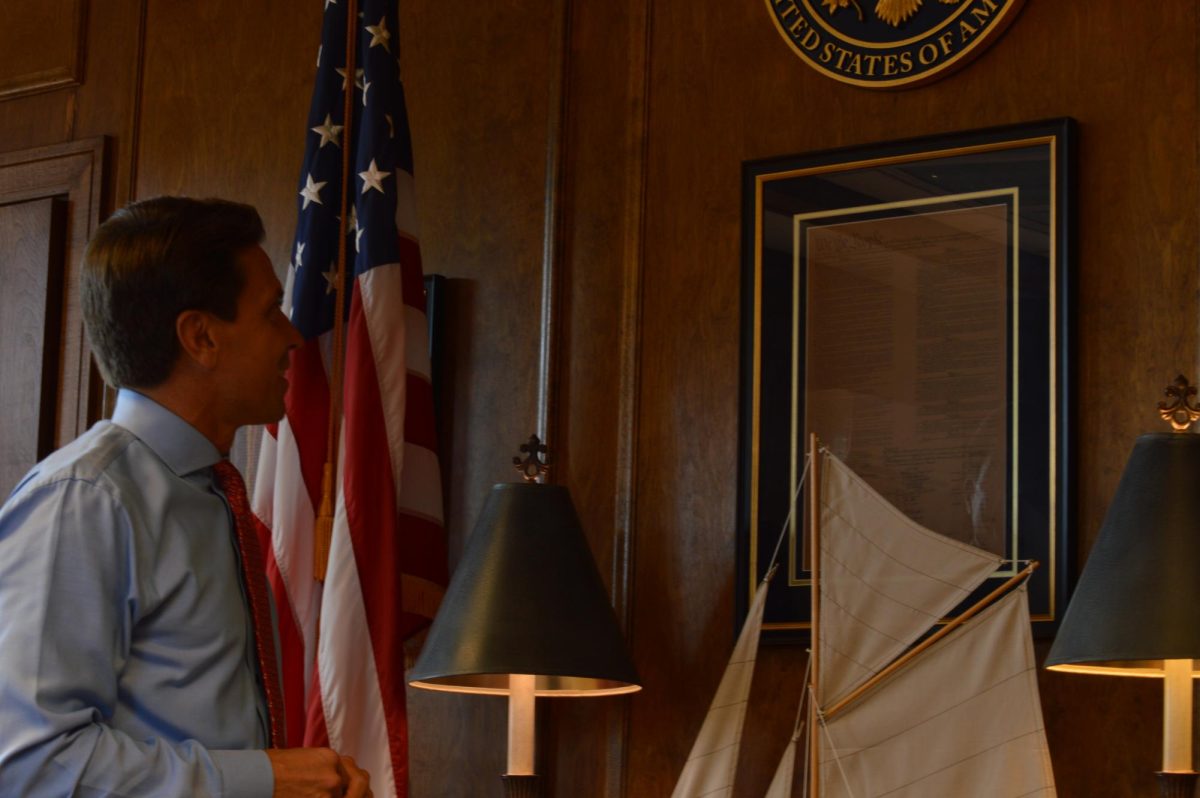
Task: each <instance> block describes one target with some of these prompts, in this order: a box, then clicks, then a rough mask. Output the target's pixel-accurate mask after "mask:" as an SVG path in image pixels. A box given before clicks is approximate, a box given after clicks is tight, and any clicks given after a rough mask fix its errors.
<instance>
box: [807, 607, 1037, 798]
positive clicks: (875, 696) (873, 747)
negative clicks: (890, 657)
mask: <svg viewBox="0 0 1200 798" xmlns="http://www.w3.org/2000/svg"><path fill="white" fill-rule="evenodd" d="M1035 668H1036V662H1035V660H1034V656H1033V644H1032V641H1031V639H1030V634H1029V607H1028V603H1027V598H1026V591H1025V587H1024V585H1022V586H1021V587H1019V588H1017V589H1015V590H1014V591H1013V592H1011V593H1010V594H1008V595H1007V596H1005V597H1004V598H1002V599H1000V600H999V601H997V602H996V604H994V605H992V606H991V607H989V608H987V609H985V610H983V611H982V612H981V613H980V614H979V615H977V616H976V617H974V618H972V619H971V620H969V621H967V622H966V623H964V624H963V626H962V627H961V628H959V629H957V630H955V631H954V632H952V633H951V634H949V635H947V636H946V637H944V638H943V639H941V640H940V641H938V642H937V643H935V644H934V645H933V646H931V647H930V648H929V649H927V650H926V651H924V652H923V653H922V654H921V655H920V656H918V657H915V658H914V659H912V660H911V661H910V662H909V663H907V664H906V665H904V666H903V667H901V668H900V669H899V670H897V671H896V672H895V673H894V674H892V675H890V676H888V677H886V678H885V679H884V680H883V681H882V682H881V683H880V684H879V685H877V686H876V687H874V688H873V689H871V690H869V691H868V692H867V693H866V694H865V695H864V696H863V697H862V698H861V699H859V701H858V702H857V703H854V704H851V705H849V706H848V707H847V709H845V710H844V711H843V712H841V713H839V714H838V715H836V716H835V717H833V718H831V719H829V721H828V724H827V726H826V729H825V731H824V732H823V733H822V737H821V751H822V753H821V785H822V790H821V798H843V796H845V798H851V796H853V798H877V797H878V796H887V798H957V796H972V798H1017V796H1021V797H1022V798H1029V797H1031V796H1037V797H1038V798H1045V797H1046V796H1054V795H1055V789H1054V777H1053V773H1052V771H1051V768H1050V758H1049V753H1048V750H1047V746H1046V735H1045V730H1044V727H1043V724H1042V714H1041V704H1040V701H1039V698H1038V689H1037V678H1036V671H1035ZM839 765H840V767H839ZM843 774H844V775H845V780H843Z"/></svg>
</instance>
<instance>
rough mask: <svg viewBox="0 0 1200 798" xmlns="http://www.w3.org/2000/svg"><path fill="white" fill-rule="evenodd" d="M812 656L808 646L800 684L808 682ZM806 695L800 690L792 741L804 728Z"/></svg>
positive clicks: (805, 692)
mask: <svg viewBox="0 0 1200 798" xmlns="http://www.w3.org/2000/svg"><path fill="white" fill-rule="evenodd" d="M812 658H813V651H812V649H811V648H810V649H809V650H808V662H806V663H805V665H804V680H803V681H802V682H800V683H801V684H804V685H807V684H808V675H809V674H810V673H812ZM807 695H808V692H807V691H806V690H801V691H800V706H798V707H796V722H795V723H794V724H792V742H796V741H797V740H798V739H800V730H801V729H802V728H804V699H805V696H807Z"/></svg>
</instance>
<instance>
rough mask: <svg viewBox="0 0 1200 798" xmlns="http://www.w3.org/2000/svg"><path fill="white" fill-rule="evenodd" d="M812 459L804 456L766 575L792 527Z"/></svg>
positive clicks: (776, 559) (775, 560) (773, 564)
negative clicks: (798, 478) (798, 479)
mask: <svg viewBox="0 0 1200 798" xmlns="http://www.w3.org/2000/svg"><path fill="white" fill-rule="evenodd" d="M811 463H812V459H811V457H810V456H809V455H807V454H806V455H805V456H804V470H803V471H801V472H800V481H799V482H797V483H796V491H795V493H793V494H792V503H791V505H789V506H788V514H787V518H785V519H783V529H780V530H779V539H778V540H776V541H775V551H773V552H772V553H771V560H770V562H769V563H768V564H767V573H768V574H769V573H771V572H772V571H773V570H774V569H775V566H776V564H777V563H778V561H779V549H780V548H782V547H783V539H784V538H785V537H787V531H788V527H790V526H791V525H792V518H793V516H795V515H796V500H797V499H799V498H800V492H801V491H802V490H804V481H805V480H806V479H808V467H809V465H811Z"/></svg>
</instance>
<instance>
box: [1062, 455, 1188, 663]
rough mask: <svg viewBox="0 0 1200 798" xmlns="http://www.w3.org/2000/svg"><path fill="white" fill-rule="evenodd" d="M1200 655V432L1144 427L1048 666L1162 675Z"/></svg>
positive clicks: (1069, 608)
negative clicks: (1170, 665)
mask: <svg viewBox="0 0 1200 798" xmlns="http://www.w3.org/2000/svg"><path fill="white" fill-rule="evenodd" d="M1164 659H1196V660H1200V435H1194V434H1190V433H1174V434H1171V433H1166V434H1156V435H1143V436H1141V437H1140V438H1138V440H1137V442H1136V443H1135V444H1134V447H1133V452H1132V453H1131V454H1130V456H1129V462H1128V463H1127V464H1126V466H1125V473H1124V474H1123V475H1122V477H1121V482H1120V484H1119V485H1118V486H1117V493H1116V496H1114V497H1113V500H1112V504H1110V505H1109V508H1108V514H1107V515H1106V516H1105V518H1104V523H1103V525H1102V526H1101V527H1100V535H1099V537H1098V538H1097V540H1096V544H1095V546H1094V547H1093V549H1092V552H1091V554H1090V555H1089V556H1088V560H1087V565H1086V567H1085V568H1084V571H1083V575H1082V576H1081V577H1080V579H1079V586H1078V587H1077V588H1076V589H1075V594H1074V596H1073V597H1072V598H1071V605H1070V607H1068V608H1067V612H1066V614H1065V615H1064V616H1063V621H1062V626H1061V627H1060V628H1059V630H1058V635H1057V637H1056V638H1055V641H1054V646H1053V647H1052V648H1051V649H1050V655H1049V656H1048V657H1047V659H1046V666H1047V667H1052V668H1054V669H1056V670H1070V671H1085V672H1087V671H1090V672H1099V673H1113V674H1119V675H1141V676H1161V675H1162V660H1164Z"/></svg>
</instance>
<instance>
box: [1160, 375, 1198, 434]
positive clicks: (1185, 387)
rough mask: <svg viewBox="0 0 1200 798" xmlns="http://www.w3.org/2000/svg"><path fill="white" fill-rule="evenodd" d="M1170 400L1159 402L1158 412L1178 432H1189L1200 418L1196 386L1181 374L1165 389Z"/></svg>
mask: <svg viewBox="0 0 1200 798" xmlns="http://www.w3.org/2000/svg"><path fill="white" fill-rule="evenodd" d="M1163 393H1164V394H1165V395H1166V397H1167V399H1168V401H1165V402H1159V403H1158V414H1159V415H1160V416H1161V417H1162V420H1163V421H1166V422H1168V423H1169V424H1170V425H1171V426H1172V427H1173V428H1174V429H1175V431H1176V432H1187V430H1188V428H1189V427H1190V426H1192V424H1194V423H1196V421H1197V420H1200V405H1197V404H1196V386H1195V385H1189V384H1188V381H1187V378H1186V377H1184V376H1183V375H1182V374H1180V375H1179V376H1178V377H1176V378H1175V382H1173V383H1171V384H1170V385H1168V386H1167V387H1166V389H1165V390H1164V391H1163Z"/></svg>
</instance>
